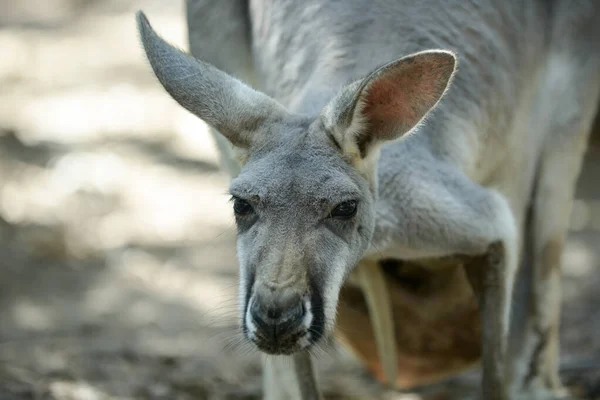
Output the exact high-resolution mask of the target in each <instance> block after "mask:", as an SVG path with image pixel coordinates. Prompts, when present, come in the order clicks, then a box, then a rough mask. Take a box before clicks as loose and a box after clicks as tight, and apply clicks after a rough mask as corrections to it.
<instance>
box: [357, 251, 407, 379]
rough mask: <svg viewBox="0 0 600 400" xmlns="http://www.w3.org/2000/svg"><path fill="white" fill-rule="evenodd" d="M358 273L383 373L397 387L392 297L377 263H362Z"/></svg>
mask: <svg viewBox="0 0 600 400" xmlns="http://www.w3.org/2000/svg"><path fill="white" fill-rule="evenodd" d="M356 273H357V277H358V280H359V282H360V285H361V287H362V290H363V292H364V295H365V299H366V302H367V307H368V309H369V315H370V316H371V321H372V324H373V332H374V334H375V342H376V343H377V351H378V353H379V359H380V360H381V363H382V366H383V372H384V375H385V378H386V380H387V382H388V384H389V385H391V386H392V387H395V386H396V376H397V373H396V365H397V363H396V361H397V360H396V333H395V331H394V319H393V315H392V305H391V303H390V296H389V293H388V290H387V286H386V284H385V279H384V276H383V272H382V270H381V268H380V266H379V264H377V263H374V265H373V263H366V262H362V263H360V264H359V265H358V267H357V268H356Z"/></svg>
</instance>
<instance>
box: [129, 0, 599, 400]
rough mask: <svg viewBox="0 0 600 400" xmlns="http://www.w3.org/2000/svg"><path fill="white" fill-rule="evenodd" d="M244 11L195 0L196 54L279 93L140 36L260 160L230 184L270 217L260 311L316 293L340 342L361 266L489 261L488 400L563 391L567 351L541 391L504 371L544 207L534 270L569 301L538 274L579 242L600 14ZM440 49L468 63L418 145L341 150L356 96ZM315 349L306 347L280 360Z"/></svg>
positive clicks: (498, 4) (305, 7)
mask: <svg viewBox="0 0 600 400" xmlns="http://www.w3.org/2000/svg"><path fill="white" fill-rule="evenodd" d="M219 4H222V2H219ZM236 4H239V7H240V8H235V7H233V6H232V3H228V5H227V6H219V5H218V3H216V2H214V1H208V2H207V1H203V0H197V1H194V0H189V1H188V23H189V24H190V38H191V40H192V43H191V44H192V46H191V48H192V51H193V52H194V55H195V56H197V57H199V58H203V59H204V60H205V61H208V62H214V63H219V64H220V65H219V66H220V68H222V69H224V70H226V71H227V72H228V73H229V74H232V75H235V76H238V77H239V78H240V79H243V80H246V83H248V84H249V85H250V84H252V85H253V86H255V87H257V88H259V89H260V90H261V91H262V92H263V93H265V94H266V96H265V95H261V94H259V93H258V92H256V91H252V90H251V89H250V88H249V87H247V86H243V85H241V83H239V81H234V80H233V78H231V77H229V76H227V75H225V74H224V73H222V72H219V71H218V70H216V69H215V68H214V67H211V66H209V65H207V64H205V63H201V62H196V61H194V60H193V59H191V58H190V57H188V56H185V55H183V54H181V53H178V52H176V51H172V50H169V48H168V46H167V45H166V44H164V43H162V42H161V41H160V39H159V38H158V37H157V36H155V35H154V34H153V33H152V31H151V29H150V27H149V25H148V24H147V23H145V20H144V19H143V18H140V19H139V22H140V27H141V30H142V39H143V41H144V46H145V49H146V52H147V54H148V57H149V59H150V63H151V65H152V66H153V68H154V70H155V72H156V74H157V76H158V78H159V80H161V83H162V84H163V85H164V86H165V88H166V89H167V90H168V91H169V93H171V95H172V96H173V97H174V98H175V99H176V100H178V101H179V102H180V103H182V105H183V106H184V107H186V108H188V109H190V111H192V112H195V113H196V114H197V115H199V116H200V117H201V118H203V119H204V120H205V121H206V122H208V123H209V124H211V125H212V126H213V127H214V128H216V129H217V130H218V131H220V132H221V133H222V134H224V135H225V136H226V137H228V138H229V139H230V140H231V141H232V142H233V143H234V144H236V145H237V146H238V147H243V148H244V154H243V157H242V164H243V167H242V169H241V172H240V174H239V176H238V177H237V178H236V179H235V180H234V181H233V182H232V184H231V192H232V194H233V195H235V196H239V197H243V198H246V199H248V200H249V201H250V202H251V203H252V204H253V205H254V207H255V209H256V215H255V217H253V218H254V219H253V220H249V219H246V220H243V219H238V229H239V235H238V256H239V259H240V267H241V286H240V287H241V294H242V300H243V303H244V305H245V307H244V311H246V308H247V306H248V302H252V299H253V298H261V299H266V300H263V301H264V302H265V303H269V302H270V303H273V304H275V303H277V302H278V301H279V300H278V298H279V297H278V296H279V295H280V294H281V293H283V292H280V290H283V289H285V290H286V291H291V292H293V293H292V295H293V296H299V298H302V299H303V301H305V302H306V304H308V305H310V304H312V302H314V301H315V298H314V297H313V298H311V297H310V296H311V293H313V292H315V291H316V292H321V294H322V299H321V300H322V302H323V307H322V308H323V309H324V310H325V312H324V315H323V318H324V322H325V324H324V325H325V327H326V328H327V330H328V331H330V330H331V327H332V325H333V323H334V318H335V308H336V301H337V295H338V292H339V288H340V286H341V284H342V283H343V281H344V279H345V278H346V276H347V275H348V273H349V272H350V271H351V270H352V268H353V267H354V266H355V265H356V264H357V263H358V262H359V261H360V260H361V259H371V260H376V259H378V258H399V259H419V258H432V257H444V256H451V255H456V254H460V255H468V256H481V255H482V254H484V255H485V254H488V256H487V258H486V259H485V260H486V261H485V265H486V267H485V268H484V269H483V270H482V271H481V272H480V274H478V273H477V271H475V272H473V273H472V276H473V281H474V282H475V281H477V280H478V279H482V280H483V281H484V282H487V284H488V285H487V286H486V285H483V286H482V290H483V291H484V292H485V293H482V294H481V296H480V298H481V299H485V300H484V301H483V300H482V301H483V305H484V306H483V307H482V312H483V313H484V317H485V318H484V320H485V321H490V322H489V323H490V324H493V326H494V327H495V328H496V329H489V328H488V329H484V356H483V357H484V360H483V369H484V371H483V373H484V382H483V386H484V387H483V391H484V393H485V394H486V397H485V398H486V399H490V400H501V399H507V398H513V397H512V395H511V394H510V390H514V391H515V393H517V392H519V393H526V394H525V396H526V397H525V398H534V397H533V394H531V393H528V392H527V391H533V392H535V394H536V395H537V394H539V393H541V392H543V391H544V390H552V391H554V392H555V393H556V392H558V390H559V388H558V387H556V386H557V385H556V382H555V380H556V379H554V377H553V375H554V374H556V371H555V369H556V366H552V365H550V364H549V361H548V359H551V358H552V357H554V356H553V355H552V354H550V353H552V352H556V350H555V349H554V347H556V346H557V338H553V339H552V344H551V345H550V346H548V349H546V348H542V355H541V356H540V355H539V354H536V355H535V356H536V359H535V360H534V364H536V363H537V364H540V366H541V367H540V368H536V371H538V372H539V376H537V375H536V376H535V377H534V378H535V379H533V380H531V379H527V380H525V381H524V380H523V379H522V377H521V376H520V372H519V367H518V366H516V367H514V368H510V369H509V371H512V372H511V373H510V374H508V375H507V374H506V373H505V367H506V366H507V365H510V364H511V361H510V360H508V359H506V358H505V353H506V339H507V335H508V324H509V310H510V298H511V293H512V286H513V282H514V279H515V276H516V274H517V269H518V264H519V260H520V259H521V255H522V253H523V238H524V232H525V224H526V213H527V209H528V204H529V203H530V201H531V200H532V196H535V198H534V201H535V202H534V213H535V214H536V215H537V217H536V218H534V220H533V221H532V222H531V224H533V226H532V227H531V229H532V232H534V236H535V240H534V241H533V242H534V243H535V244H534V245H533V247H534V248H533V249H532V250H531V252H532V253H533V255H532V257H533V261H532V263H531V264H530V265H525V266H524V267H525V268H533V269H534V270H535V271H538V272H535V274H534V275H535V276H536V277H537V278H535V279H534V281H533V283H532V287H531V289H530V290H529V291H528V293H534V294H535V295H532V296H533V297H534V298H536V299H537V300H538V301H539V300H541V299H546V300H548V299H550V300H551V301H550V302H551V303H552V304H554V303H555V299H556V297H557V296H558V293H557V292H556V290H557V289H556V285H555V284H552V285H551V286H550V287H548V285H550V283H548V282H555V281H556V279H558V278H557V277H552V278H551V280H549V281H547V279H546V278H544V277H543V276H542V275H543V274H540V273H539V270H543V269H544V268H547V267H548V266H547V265H546V264H547V263H548V261H544V260H545V259H543V257H542V250H541V249H543V248H545V247H546V245H547V243H548V241H560V240H561V238H563V237H564V235H565V234H566V228H567V226H566V222H565V217H564V215H565V214H566V215H568V211H569V210H570V204H571V201H572V196H573V186H574V183H575V180H576V177H577V175H578V172H579V168H580V164H581V158H582V155H583V151H584V149H585V146H584V143H585V140H586V138H587V134H588V128H589V125H590V123H591V121H592V118H593V112H594V110H595V108H596V106H597V104H598V97H599V93H600V52H598V51H597V43H598V42H600V23H598V22H599V20H600V3H598V2H596V1H593V0H576V1H569V0H529V1H526V0H479V1H475V0H471V1H464V0H460V1H459V0H450V1H443V2H442V1H439V0H423V1H419V2H410V1H391V0H372V1H360V0H349V1H344V2H339V1H323V0H305V1H301V2H300V1H293V0H250V1H249V3H243V2H239V3H236ZM203 6H206V7H209V9H210V8H211V7H212V9H215V10H219V9H220V10H225V11H223V15H227V17H228V18H229V19H231V21H230V22H231V24H230V25H227V24H229V22H228V21H226V20H221V21H220V22H219V21H218V20H216V19H215V20H214V21H212V22H210V23H211V24H212V25H211V26H212V27H213V29H214V30H216V31H217V32H219V31H220V29H221V28H220V25H221V24H222V25H224V26H230V27H231V26H237V27H238V28H239V29H238V28H236V29H233V28H230V29H229V30H227V31H226V32H228V33H227V34H226V36H227V37H229V38H230V41H229V43H228V44H230V45H231V46H232V48H239V49H244V52H242V53H240V54H251V55H252V57H251V59H249V60H248V63H249V65H243V61H241V59H246V56H243V57H241V58H240V57H234V58H233V59H232V60H231V63H229V62H228V59H227V58H223V57H220V56H217V55H216V54H218V52H217V51H216V49H218V48H220V47H222V46H224V44H223V43H222V42H221V41H219V42H217V41H212V40H211V38H210V37H208V36H207V37H202V35H197V34H195V32H198V31H200V32H201V31H202V30H201V29H200V28H198V27H199V26H201V24H203V23H209V22H208V20H209V19H210V18H212V17H213V15H200V14H198V13H194V14H191V13H190V10H194V9H195V7H203ZM236 10H237V11H236ZM215 15H219V14H215ZM240 27H241V28H240ZM199 29H200V30H199ZM202 29H204V31H206V28H202ZM223 29H225V28H223ZM248 31H249V32H250V33H249V36H246V32H248ZM221 32H225V31H224V30H223V31H221ZM430 49H445V50H450V51H452V52H454V53H456V54H457V55H458V59H459V70H458V72H457V73H456V74H455V77H454V80H453V83H452V85H451V86H450V89H449V91H448V94H447V95H446V96H445V97H444V99H443V100H442V101H440V103H439V104H437V107H435V109H434V110H433V111H432V112H430V113H428V115H427V116H426V118H425V120H424V121H422V122H421V123H420V124H419V126H418V127H417V128H416V129H413V130H412V131H411V132H410V133H409V134H407V135H404V137H403V138H402V139H401V140H393V141H392V142H389V143H387V144H385V145H383V146H382V147H381V151H378V149H377V146H376V147H373V148H370V149H369V151H368V152H367V153H365V154H359V156H358V157H357V154H356V153H355V152H353V150H352V148H351V147H352V146H350V147H345V146H344V143H340V141H344V140H345V139H348V138H350V139H352V136H351V135H350V136H349V130H348V129H347V127H348V123H347V119H345V118H341V119H340V118H336V117H335V116H339V115H342V116H344V115H348V114H347V113H346V111H344V110H345V108H344V107H347V106H348V104H353V103H352V101H349V100H348V99H350V98H354V96H358V95H359V94H358V88H359V87H361V84H358V83H356V82H364V81H361V79H362V77H365V76H371V77H372V75H369V74H371V73H372V72H373V71H376V70H377V69H378V68H379V67H380V66H381V65H385V64H387V63H389V62H392V61H393V60H397V59H398V58H399V57H401V56H405V55H408V54H413V53H415V52H419V51H423V50H430ZM246 52H247V53H246ZM211 58H212V59H211ZM248 71H252V72H248ZM435 79H440V82H441V81H442V80H443V78H441V77H437V78H435ZM251 80H252V81H251ZM446 81H447V78H446ZM232 82H234V83H232ZM348 82H355V83H354V84H352V83H351V84H348ZM411 82H412V81H411ZM232 88H235V90H232ZM346 92H347V93H349V95H346V94H344V93H346ZM240 94H241V95H240ZM269 97H270V98H272V99H270V98H269ZM254 105H256V107H254ZM433 106H434V104H432V105H431V107H433ZM284 108H285V109H284ZM350 109H352V110H354V108H353V107H350ZM332 110H333V111H332ZM426 114H427V112H426ZM411 127H412V125H411ZM409 128H410V127H409ZM404 131H406V129H403V130H402V132H395V136H400V135H401V134H402V133H404ZM351 133H355V132H351ZM216 135H217V137H219V136H218V134H216ZM381 136H382V137H381V138H382V139H391V137H390V136H389V135H385V134H383V135H381ZM251 138H252V139H251ZM332 139H333V140H332ZM349 142H350V144H352V143H353V142H352V140H349ZM354 144H356V143H354ZM358 147H360V146H358V145H357V148H358ZM359 150H360V149H359ZM359 153H360V151H359ZM550 163H559V164H560V165H561V166H564V168H563V169H562V170H558V169H557V168H552V167H551V165H552V164H550ZM232 175H234V176H235V175H237V171H235V172H232ZM536 185H542V188H541V189H542V192H539V191H537V192H535V193H534V187H536ZM536 193H543V195H539V194H536ZM350 198H352V199H356V200H358V201H359V212H358V214H357V216H356V217H355V220H354V222H353V223H347V224H337V223H335V222H334V221H330V220H327V219H326V218H325V217H326V216H327V214H328V212H330V210H331V209H332V207H334V206H335V205H336V204H338V203H339V202H341V201H344V200H347V199H350ZM559 214H560V215H559ZM552 243H553V242H552ZM479 275H481V276H479ZM490 282H491V283H493V284H491V286H490ZM486 287H487V288H488V289H486ZM316 300H318V299H316ZM270 303H269V304H270ZM313 305H314V304H313ZM542 314H544V313H543V312H542V311H539V313H538V314H535V315H532V316H530V318H529V320H530V321H531V322H529V323H527V324H526V325H527V326H526V327H525V328H524V331H523V332H525V333H524V335H525V336H527V337H528V338H529V339H527V340H526V341H525V342H527V346H529V347H528V348H527V349H525V350H523V351H520V352H518V353H519V354H521V355H525V357H530V355H528V354H529V353H530V351H529V349H530V348H533V347H535V346H536V345H537V342H539V340H541V339H540V338H538V337H537V336H536V335H538V334H537V333H536V330H539V329H541V328H540V324H541V325H543V329H556V326H557V321H556V318H555V317H545V316H543V315H542ZM550 314H553V315H554V314H556V310H553V311H551V312H550ZM544 315H545V314H544ZM313 317H314V316H313ZM244 318H247V315H246V313H244ZM251 339H256V338H252V337H251ZM303 348H305V346H303V345H300V344H299V343H290V344H288V345H286V347H285V348H279V349H275V351H281V352H293V351H297V350H300V349H303ZM546 352H547V353H548V354H549V355H548V356H545V354H546ZM529 361H530V359H527V358H525V359H522V360H519V359H516V360H515V363H516V364H519V363H522V364H523V363H524V364H528V363H529ZM537 364H536V365H537ZM547 365H550V367H547ZM542 367H543V368H542ZM531 382H533V383H534V384H533V385H531V384H530V383H531ZM509 389H510V390H509Z"/></svg>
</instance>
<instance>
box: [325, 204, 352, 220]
mask: <svg viewBox="0 0 600 400" xmlns="http://www.w3.org/2000/svg"><path fill="white" fill-rule="evenodd" d="M356 206H357V201H356V200H349V201H344V202H343V203H340V204H338V205H337V206H335V208H334V209H333V211H331V214H330V217H331V218H339V219H350V218H352V217H354V216H355V215H356V209H357V207H356Z"/></svg>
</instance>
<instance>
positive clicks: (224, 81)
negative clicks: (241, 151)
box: [137, 11, 287, 148]
mask: <svg viewBox="0 0 600 400" xmlns="http://www.w3.org/2000/svg"><path fill="white" fill-rule="evenodd" d="M137 25H138V30H139V33H140V36H141V40H142V44H143V46H144V50H145V52H146V56H147V57H148V60H149V61H150V65H151V66H152V69H153V70H154V74H155V75H156V77H157V78H158V80H159V81H160V83H161V84H162V85H163V87H164V88H165V89H166V90H167V92H168V93H169V94H170V95H171V97H173V99H175V100H176V101H177V102H178V103H179V104H180V105H182V106H183V107H184V108H186V109H187V110H188V111H190V112H192V113H193V114H195V115H196V116H198V117H199V118H200V119H202V120H204V121H205V122H206V123H207V124H209V125H211V126H212V127H213V128H215V129H216V130H217V131H219V132H220V133H221V134H223V136H225V137H226V138H227V139H228V140H229V141H230V142H231V143H232V144H233V145H235V146H237V147H241V148H247V147H249V146H250V144H251V142H252V140H253V136H254V135H255V134H256V132H257V131H259V130H260V128H261V127H263V126H264V125H266V124H269V123H272V122H273V121H277V120H281V119H283V118H284V117H285V116H286V115H287V112H286V110H285V109H284V107H283V106H282V105H281V104H279V103H278V102H277V101H275V100H274V99H272V98H270V97H269V96H267V95H265V94H263V93H260V92H257V91H255V90H253V89H252V88H250V87H248V86H246V85H245V84H243V83H242V82H241V81H239V80H237V79H235V78H233V77H232V76H230V75H228V74H226V73H225V72H223V71H220V70H219V69H217V68H215V67H213V66H212V65H209V64H207V63H205V62H202V61H200V60H197V59H196V58H194V57H192V56H191V55H189V54H186V53H184V52H183V51H181V50H179V49H177V48H175V47H173V46H172V45H170V44H168V43H167V42H165V41H164V40H163V39H162V38H161V37H160V36H158V35H157V34H156V32H154V30H153V29H152V26H151V25H150V22H148V19H147V18H146V16H145V15H144V13H143V12H141V11H138V13H137Z"/></svg>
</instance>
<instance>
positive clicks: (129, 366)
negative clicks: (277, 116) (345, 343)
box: [0, 0, 600, 400]
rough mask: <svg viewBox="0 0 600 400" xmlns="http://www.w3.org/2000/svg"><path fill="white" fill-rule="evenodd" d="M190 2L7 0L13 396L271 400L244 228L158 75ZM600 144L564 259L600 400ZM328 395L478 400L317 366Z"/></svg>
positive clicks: (580, 385) (5, 296)
mask: <svg viewBox="0 0 600 400" xmlns="http://www.w3.org/2000/svg"><path fill="white" fill-rule="evenodd" d="M181 3H182V2H180V1H177V2H175V1H170V2H167V1H161V0H105V1H100V0H96V1H94V0H44V1H39V0H19V1H15V0H0V88H1V90H0V254H1V256H0V400H8V399H15V400H21V399H56V400H88V399H182V400H183V399H257V398H259V396H260V394H261V387H260V367H261V361H260V358H259V356H258V354H257V353H256V352H254V351H252V350H250V349H249V348H248V347H247V346H245V345H244V344H243V343H242V342H241V341H240V340H239V333H238V330H237V328H236V321H235V315H236V314H235V313H236V280H237V269H236V268H237V266H236V259H235V231H234V226H233V220H232V216H231V211H230V204H229V203H228V197H227V195H226V190H227V178H226V176H225V175H224V174H223V173H222V172H220V171H219V168H218V165H217V161H216V153H215V149H214V145H213V143H212V141H211V139H210V138H209V136H208V135H207V133H206V130H205V127H204V125H203V124H202V123H201V122H200V121H198V120H197V119H195V118H193V117H191V116H190V115H188V114H187V113H186V112H185V111H183V110H181V109H180V108H179V107H177V106H176V105H175V104H174V102H173V101H172V100H170V99H169V98H168V97H167V96H166V95H165V94H164V93H163V91H162V89H161V88H160V87H159V86H158V85H157V83H156V82H155V80H154V78H153V77H152V75H151V74H150V71H149V68H148V67H147V65H146V63H145V61H144V59H143V57H142V53H141V50H140V45H139V44H138V41H137V35H136V32H135V25H134V12H135V11H136V10H137V9H139V8H142V9H144V10H145V11H146V12H147V14H148V15H149V17H150V18H151V19H152V21H153V24H154V26H155V27H156V28H157V29H158V30H159V32H161V33H162V34H163V35H164V36H166V37H167V38H168V39H169V40H170V41H172V42H175V43H178V44H180V45H181V46H182V47H185V31H184V25H183V9H182V4H181ZM599 177H600V149H592V150H590V154H589V157H588V160H587V162H586V165H585V167H584V175H583V177H582V179H581V182H580V187H579V191H578V196H577V197H578V200H577V202H576V204H575V208H574V212H573V218H572V234H571V236H570V239H569V242H568V246H567V252H566V255H565V269H564V275H565V288H564V291H565V298H564V303H565V306H564V314H563V320H564V322H563V327H562V337H563V349H562V351H563V368H562V374H563V378H564V380H565V382H566V383H567V384H569V385H570V386H571V387H572V388H574V390H576V392H577V393H578V394H579V395H580V396H582V397H585V398H589V399H600V296H599V295H598V290H599V288H600V274H599V273H598V272H599V269H600V246H599V245H600V184H599V183H598V182H599V181H598V179H599ZM319 368H320V370H321V372H320V373H319V376H320V379H321V381H322V383H323V387H324V388H325V392H326V394H327V398H329V399H350V398H356V399H390V400H391V399H396V400H419V399H428V400H434V399H435V400H442V399H447V400H451V399H464V398H466V397H469V396H470V395H472V394H473V393H474V390H475V388H476V387H477V380H476V375H477V371H473V372H472V373H470V374H467V375H466V376H464V377H461V378H457V379H453V380H452V381H450V382H445V383H443V384H440V385H439V386H437V387H435V388H428V389H426V390H424V391H422V392H421V393H420V394H418V393H404V394H399V393H393V392H391V391H388V390H386V389H384V388H382V387H381V386H379V385H377V384H376V383H375V382H373V381H372V380H371V379H370V378H369V377H368V376H367V375H366V373H365V372H364V371H363V370H362V369H361V368H360V366H358V365H357V364H356V363H355V362H354V361H353V360H352V359H351V358H350V357H348V356H347V355H345V354H340V353H338V352H336V351H334V350H332V351H331V352H330V354H323V355H322V356H321V357H319Z"/></svg>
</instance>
